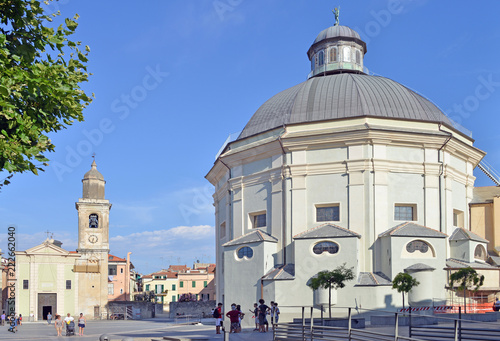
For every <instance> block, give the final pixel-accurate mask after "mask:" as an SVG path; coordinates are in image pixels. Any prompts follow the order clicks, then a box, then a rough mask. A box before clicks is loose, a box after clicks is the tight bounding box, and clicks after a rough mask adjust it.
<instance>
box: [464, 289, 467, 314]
mask: <svg viewBox="0 0 500 341" xmlns="http://www.w3.org/2000/svg"><path fill="white" fill-rule="evenodd" d="M464 314H467V289H464Z"/></svg>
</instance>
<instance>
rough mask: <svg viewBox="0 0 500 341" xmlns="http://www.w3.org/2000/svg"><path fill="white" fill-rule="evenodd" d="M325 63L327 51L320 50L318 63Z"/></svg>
mask: <svg viewBox="0 0 500 341" xmlns="http://www.w3.org/2000/svg"><path fill="white" fill-rule="evenodd" d="M323 64H325V53H324V52H323V51H319V53H318V65H319V66H321V65H323Z"/></svg>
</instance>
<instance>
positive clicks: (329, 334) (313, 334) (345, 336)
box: [273, 307, 422, 341]
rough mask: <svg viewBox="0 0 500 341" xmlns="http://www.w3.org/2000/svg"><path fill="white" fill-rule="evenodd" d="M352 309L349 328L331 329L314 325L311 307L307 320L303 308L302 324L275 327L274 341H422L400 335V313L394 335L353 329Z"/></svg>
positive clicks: (349, 310)
mask: <svg viewBox="0 0 500 341" xmlns="http://www.w3.org/2000/svg"><path fill="white" fill-rule="evenodd" d="M351 309H352V308H347V311H348V313H347V320H348V321H347V328H343V327H330V326H324V325H321V326H320V325H314V318H313V308H312V307H311V317H310V319H309V321H306V318H305V307H302V322H301V323H300V324H299V323H278V324H275V325H274V329H273V340H275V341H279V340H303V341H305V340H311V341H313V340H322V341H330V340H331V341H341V340H349V341H351V340H352V341H358V340H359V341H365V340H374V341H399V340H405V341H422V340H421V339H416V338H411V337H407V336H404V335H400V334H399V315H400V314H399V313H394V317H395V324H394V334H385V333H379V332H373V331H368V330H361V329H355V328H352V320H353V318H352V313H351Z"/></svg>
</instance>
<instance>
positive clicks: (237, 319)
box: [212, 299, 280, 334]
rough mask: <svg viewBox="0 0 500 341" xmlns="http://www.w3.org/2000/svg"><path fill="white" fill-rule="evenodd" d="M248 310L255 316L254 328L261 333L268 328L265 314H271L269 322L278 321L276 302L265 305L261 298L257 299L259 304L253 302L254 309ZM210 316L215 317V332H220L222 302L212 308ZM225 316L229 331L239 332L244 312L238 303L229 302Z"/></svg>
mask: <svg viewBox="0 0 500 341" xmlns="http://www.w3.org/2000/svg"><path fill="white" fill-rule="evenodd" d="M250 312H251V313H252V314H254V318H255V329H254V330H258V331H259V332H261V333H265V332H267V331H268V330H269V322H268V321H267V315H270V316H271V324H272V325H273V329H274V325H275V324H276V323H278V321H279V315H280V310H279V308H278V303H277V302H272V301H271V306H270V307H269V306H267V305H266V304H265V301H264V300H263V299H260V300H259V304H257V303H255V304H254V310H251V309H250ZM212 316H213V317H214V318H215V332H216V333H217V334H220V333H221V327H222V317H223V312H222V303H219V304H218V305H217V308H215V309H214V311H213V313H212ZM226 316H227V317H229V320H230V322H231V329H230V333H239V332H241V320H243V317H244V316H245V314H244V313H243V312H242V311H241V306H240V305H238V304H235V303H233V304H231V310H230V311H228V312H227V313H226Z"/></svg>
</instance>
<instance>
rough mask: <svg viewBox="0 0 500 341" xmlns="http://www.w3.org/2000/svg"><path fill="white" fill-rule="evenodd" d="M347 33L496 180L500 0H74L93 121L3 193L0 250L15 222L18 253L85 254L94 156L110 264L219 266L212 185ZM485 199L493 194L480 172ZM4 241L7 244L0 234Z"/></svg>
mask: <svg viewBox="0 0 500 341" xmlns="http://www.w3.org/2000/svg"><path fill="white" fill-rule="evenodd" d="M338 5H340V23H341V24H342V25H346V26H349V27H351V28H353V29H355V30H357V31H358V33H360V35H361V37H362V38H363V39H364V40H365V41H366V42H367V47H368V52H367V54H366V55H365V66H366V67H367V68H368V69H369V70H370V72H372V73H375V74H377V75H382V76H385V77H388V78H391V79H394V80H396V81H398V82H400V83H402V84H404V85H406V86H408V87H409V88H411V89H413V90H416V91H418V92H419V93H421V94H423V95H424V96H426V97H427V98H429V99H431V100H432V101H433V102H434V103H436V104H437V105H438V106H439V107H440V108H441V109H442V110H443V111H445V112H447V113H448V114H449V116H450V117H452V118H453V119H454V120H456V121H458V122H459V123H460V124H462V125H463V126H465V127H466V128H467V129H469V130H471V131H472V133H473V138H474V139H475V140H476V143H475V146H476V147H478V148H480V149H482V150H484V151H486V152H487V153H488V155H487V156H486V160H487V161H488V162H489V163H490V164H492V165H493V166H494V167H495V168H496V169H499V170H500V143H499V142H500V133H499V129H498V124H499V123H500V122H499V119H498V114H499V113H498V108H500V64H499V63H498V55H500V46H499V44H497V42H498V41H499V40H500V28H499V25H498V13H499V10H500V2H498V1H494V0H489V1H482V2H481V5H471V2H470V1H467V2H466V1H457V0H454V1H451V0H447V1H425V0H413V1H411V0H402V1H383V0H377V1H375V0H368V1H367V0H362V1H361V0H356V1H353V0H350V1H346V0H338V1H336V2H332V1H326V0H314V1H311V0H307V1H306V0H301V1H299V0H297V1H296V0H294V1H285V0H266V1H263V0H252V1H250V0H216V1H214V0H170V1H143V2H137V1H128V0H124V1H120V2H118V1H105V2H103V1H93V0H86V1H74V0H71V1H70V0H63V1H59V3H57V4H55V5H54V4H53V5H51V6H50V8H49V9H50V10H51V11H52V10H57V9H58V10H60V11H61V13H62V16H63V17H72V16H73V15H74V14H75V13H78V14H79V15H80V19H79V20H78V22H79V27H78V29H77V33H76V34H75V37H74V38H75V39H77V40H81V41H82V43H83V44H84V45H89V46H90V48H91V53H90V55H89V70H90V71H91V72H92V73H93V74H94V75H93V76H92V77H91V78H90V82H89V83H87V84H85V85H84V88H85V90H87V91H88V92H94V93H95V96H96V98H95V100H94V102H93V103H92V104H91V105H90V106H89V107H88V108H87V109H86V110H85V122H83V123H76V124H75V125H73V126H71V127H69V128H68V129H66V130H64V131H62V132H59V133H57V134H54V135H52V136H51V138H52V140H53V142H54V144H55V145H56V151H55V152H54V153H50V154H48V157H49V158H50V160H51V163H50V167H49V168H48V169H47V171H46V172H45V173H42V174H41V175H39V176H34V175H32V174H21V175H15V176H14V178H13V179H12V184H10V185H8V186H6V187H4V188H3V189H2V192H1V193H0V247H1V248H2V249H3V250H5V249H6V236H7V227H8V226H9V224H15V225H16V226H17V231H18V236H17V238H18V244H17V247H18V250H25V249H27V248H30V247H32V246H35V245H37V244H39V243H41V242H42V241H43V240H44V239H45V237H46V234H44V231H47V230H49V231H50V232H52V233H54V237H55V238H56V239H60V240H61V241H63V248H66V249H68V250H74V249H75V248H76V246H77V212H76V209H75V205H74V202H76V201H78V198H79V197H81V191H82V187H81V179H82V177H83V175H84V174H85V172H87V171H88V170H89V169H90V164H91V162H92V158H91V153H94V152H95V153H96V162H97V165H98V169H99V171H100V172H101V173H102V174H103V175H104V177H105V179H106V180H107V184H106V198H107V199H109V200H110V202H111V203H112V204H113V207H112V209H111V216H110V220H111V223H110V235H111V253H112V254H114V255H116V256H119V257H124V256H125V255H126V252H128V251H131V252H132V256H131V257H132V261H133V262H134V264H135V266H136V268H137V270H138V271H140V272H142V273H149V272H152V271H155V270H158V269H160V268H163V267H167V266H168V265H169V264H171V263H181V264H184V263H186V264H188V265H189V264H192V263H193V261H195V260H196V259H199V260H200V261H203V262H208V261H212V262H213V261H214V248H215V247H214V246H215V241H214V228H213V225H214V213H213V206H212V198H211V195H212V191H213V189H212V187H211V185H210V184H209V183H208V181H206V180H205V179H204V176H205V175H206V173H207V172H208V171H209V170H210V168H211V166H212V165H213V162H214V160H215V155H216V153H217V151H218V150H219V148H220V147H221V145H222V143H223V142H224V141H225V139H226V138H227V136H228V135H229V134H231V133H234V132H238V131H240V130H242V129H243V127H244V125H245V124H246V122H247V121H248V120H249V119H250V117H251V116H252V114H253V113H254V112H255V111H256V110H257V109H258V108H259V106H260V105H261V104H262V103H264V102H265V101H266V100H267V99H269V98H270V97H271V96H273V95H275V94H276V93H278V92H280V91H282V90H284V89H287V88H289V87H291V86H293V85H296V84H298V83H300V82H302V81H304V80H305V79H306V76H307V74H308V73H309V71H310V70H309V67H310V63H309V61H308V59H307V56H306V52H307V50H308V48H309V47H310V45H311V43H312V42H313V40H314V39H315V37H316V35H317V34H318V33H319V32H320V31H321V30H323V29H325V28H327V27H328V26H331V25H332V24H333V22H334V17H333V15H332V13H331V10H332V9H333V8H334V7H336V6H338ZM475 175H476V176H477V181H476V185H479V186H489V185H493V184H492V183H491V181H489V180H488V179H487V178H486V177H485V176H484V175H482V174H481V173H480V171H479V170H476V171H475ZM2 231H3V232H2Z"/></svg>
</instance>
